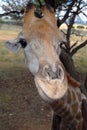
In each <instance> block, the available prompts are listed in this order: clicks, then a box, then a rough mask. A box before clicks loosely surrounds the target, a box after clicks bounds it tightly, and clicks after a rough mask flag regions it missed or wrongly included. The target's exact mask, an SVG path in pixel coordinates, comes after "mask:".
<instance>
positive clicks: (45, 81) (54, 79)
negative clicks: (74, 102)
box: [35, 71, 67, 102]
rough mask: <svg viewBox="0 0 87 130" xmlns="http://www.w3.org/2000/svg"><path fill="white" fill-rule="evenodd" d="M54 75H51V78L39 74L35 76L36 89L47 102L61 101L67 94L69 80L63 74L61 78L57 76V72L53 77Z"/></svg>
mask: <svg viewBox="0 0 87 130" xmlns="http://www.w3.org/2000/svg"><path fill="white" fill-rule="evenodd" d="M50 72H51V71H50ZM52 73H53V72H52ZM52 73H51V74H49V75H50V76H49V75H46V74H45V76H43V73H39V74H37V75H36V76H35V84H36V88H37V89H38V92H39V94H40V96H41V97H42V98H43V99H44V100H45V101H47V102H52V101H54V100H57V99H60V98H62V97H63V96H64V95H65V93H66V92H67V80H66V78H65V76H64V74H63V72H61V73H62V75H61V76H60V77H59V76H55V75H56V72H55V73H54V75H53V76H52ZM57 73H58V72H57Z"/></svg>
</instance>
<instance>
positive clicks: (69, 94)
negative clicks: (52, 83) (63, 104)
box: [67, 89, 71, 104]
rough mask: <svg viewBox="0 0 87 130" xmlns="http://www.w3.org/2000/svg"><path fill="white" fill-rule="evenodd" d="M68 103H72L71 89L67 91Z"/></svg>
mask: <svg viewBox="0 0 87 130" xmlns="http://www.w3.org/2000/svg"><path fill="white" fill-rule="evenodd" d="M67 94H68V95H67V104H71V92H70V90H69V89H68V92H67Z"/></svg>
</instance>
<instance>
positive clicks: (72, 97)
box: [51, 86, 82, 127]
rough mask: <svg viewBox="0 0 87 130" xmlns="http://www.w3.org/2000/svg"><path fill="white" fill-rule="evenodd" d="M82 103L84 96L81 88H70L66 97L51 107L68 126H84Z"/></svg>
mask: <svg viewBox="0 0 87 130" xmlns="http://www.w3.org/2000/svg"><path fill="white" fill-rule="evenodd" d="M81 102H82V95H81V92H80V90H79V88H73V87H71V86H70V87H69V88H68V91H67V93H66V95H65V96H64V97H62V98H61V99H59V100H58V101H55V102H54V103H52V104H51V106H52V109H53V110H54V112H55V113H56V114H57V115H59V116H60V117H61V118H62V120H63V122H64V123H65V124H68V126H78V125H79V124H80V125H81V124H82V123H81V122H82V112H81ZM79 127H81V126H79Z"/></svg>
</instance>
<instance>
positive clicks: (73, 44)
mask: <svg viewBox="0 0 87 130" xmlns="http://www.w3.org/2000/svg"><path fill="white" fill-rule="evenodd" d="M77 43H78V41H76V42H75V43H74V44H73V45H72V46H71V47H70V50H71V49H73V48H74V47H75V46H76V45H77Z"/></svg>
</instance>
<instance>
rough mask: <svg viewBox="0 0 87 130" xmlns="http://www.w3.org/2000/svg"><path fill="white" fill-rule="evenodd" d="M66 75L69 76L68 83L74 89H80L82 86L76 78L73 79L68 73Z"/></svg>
mask: <svg viewBox="0 0 87 130" xmlns="http://www.w3.org/2000/svg"><path fill="white" fill-rule="evenodd" d="M66 75H67V79H68V83H69V84H70V85H71V86H72V87H79V86H80V83H79V82H78V81H76V80H75V79H74V78H72V77H71V76H70V74H69V73H67V72H66Z"/></svg>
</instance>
